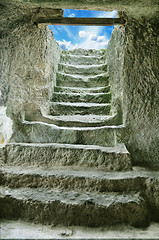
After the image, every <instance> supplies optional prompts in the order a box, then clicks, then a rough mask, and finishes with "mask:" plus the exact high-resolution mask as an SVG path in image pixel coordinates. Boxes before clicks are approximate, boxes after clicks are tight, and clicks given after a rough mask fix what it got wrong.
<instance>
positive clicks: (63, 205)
mask: <svg viewBox="0 0 159 240" xmlns="http://www.w3.org/2000/svg"><path fill="white" fill-rule="evenodd" d="M0 192H1V197H0V202H1V205H0V208H1V209H0V210H1V216H2V217H5V216H7V217H10V218H25V219H27V220H30V219H33V220H34V221H37V222H42V223H49V224H53V223H54V224H55V225H58V224H63V225H67V226H69V225H85V226H106V225H114V224H117V223H127V224H130V225H133V226H145V225H147V224H148V219H147V209H146V204H145V201H144V200H143V199H142V198H141V197H140V195H139V194H135V193H129V194H121V193H114V192H113V193H107V194H103V193H98V194H97V193H90V192H84V193H81V192H74V191H67V192H64V191H57V190H46V189H45V190H44V189H41V188H38V189H30V188H18V189H10V188H6V187H0ZM8 209H9V212H8ZM15 209H17V210H16V212H15Z"/></svg>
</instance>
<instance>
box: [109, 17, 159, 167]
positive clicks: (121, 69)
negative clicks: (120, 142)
mask: <svg viewBox="0 0 159 240" xmlns="http://www.w3.org/2000/svg"><path fill="white" fill-rule="evenodd" d="M123 34H124V35H125V36H124V40H123ZM157 39H158V28H157V21H155V20H154V21H152V22H150V21H149V22H148V21H145V22H144V21H140V22H138V21H135V20H132V19H129V21H128V25H127V26H126V28H125V30H122V29H120V30H119V29H117V28H116V30H115V31H114V32H113V36H112V38H111V41H110V44H109V50H110V54H109V55H108V62H109V59H110V62H109V63H108V64H109V70H110V74H111V77H112V79H113V80H112V81H113V83H114V86H113V88H114V89H115V90H116V93H117V96H119V93H120V89H121V85H122V86H123V94H120V96H121V98H122V97H123V113H124V123H125V124H126V131H125V132H124V135H123V139H124V142H125V143H126V145H127V148H128V150H129V151H130V153H131V156H132V160H133V163H137V164H146V163H147V164H149V165H159V121H158V119H159V111H158V109H159V71H158V66H159V51H158V49H159V45H158V44H159V43H158V42H157ZM109 50H108V52H109Z"/></svg>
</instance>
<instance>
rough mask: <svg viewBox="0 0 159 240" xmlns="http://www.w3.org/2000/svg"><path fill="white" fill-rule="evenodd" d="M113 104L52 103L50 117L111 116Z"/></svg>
mask: <svg viewBox="0 0 159 240" xmlns="http://www.w3.org/2000/svg"><path fill="white" fill-rule="evenodd" d="M110 108H111V104H109V103H71V102H51V103H50V112H49V115H53V116H57V115H76V114H80V115H85V114H95V115H109V114H110Z"/></svg>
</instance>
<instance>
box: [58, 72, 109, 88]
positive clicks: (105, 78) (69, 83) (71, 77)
mask: <svg viewBox="0 0 159 240" xmlns="http://www.w3.org/2000/svg"><path fill="white" fill-rule="evenodd" d="M56 85H57V86H62V87H80V88H94V87H106V86H108V85H109V75H108V73H107V72H105V73H100V74H96V75H85V76H84V75H80V74H70V72H69V73H64V72H57V74H56Z"/></svg>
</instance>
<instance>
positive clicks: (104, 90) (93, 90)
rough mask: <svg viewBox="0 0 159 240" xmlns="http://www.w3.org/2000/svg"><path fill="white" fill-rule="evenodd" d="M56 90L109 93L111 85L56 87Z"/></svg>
mask: <svg viewBox="0 0 159 240" xmlns="http://www.w3.org/2000/svg"><path fill="white" fill-rule="evenodd" d="M54 91H55V92H67V93H107V92H110V86H107V87H96V88H79V87H60V86H55V87H54Z"/></svg>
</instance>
